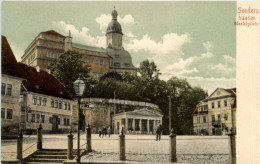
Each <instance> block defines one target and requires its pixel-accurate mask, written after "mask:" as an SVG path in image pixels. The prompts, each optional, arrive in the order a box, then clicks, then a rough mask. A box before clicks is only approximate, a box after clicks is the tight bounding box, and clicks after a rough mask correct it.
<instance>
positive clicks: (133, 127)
mask: <svg viewBox="0 0 260 164" xmlns="http://www.w3.org/2000/svg"><path fill="white" fill-rule="evenodd" d="M133 132H134V133H135V119H134V118H133Z"/></svg>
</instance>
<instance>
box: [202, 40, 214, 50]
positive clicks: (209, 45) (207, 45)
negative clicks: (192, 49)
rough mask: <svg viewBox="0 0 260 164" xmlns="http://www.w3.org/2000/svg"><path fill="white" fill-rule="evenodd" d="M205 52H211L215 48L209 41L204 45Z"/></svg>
mask: <svg viewBox="0 0 260 164" xmlns="http://www.w3.org/2000/svg"><path fill="white" fill-rule="evenodd" d="M202 45H203V47H204V48H205V50H207V51H210V50H211V49H212V48H213V44H212V43H211V42H209V41H207V42H204V43H202Z"/></svg>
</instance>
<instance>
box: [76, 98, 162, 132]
mask: <svg viewBox="0 0 260 164" xmlns="http://www.w3.org/2000/svg"><path fill="white" fill-rule="evenodd" d="M143 108H146V109H147V110H148V111H151V112H152V113H157V114H158V115H161V112H160V109H159V107H158V106H157V105H155V104H152V103H146V102H138V101H129V100H119V99H103V98H82V99H81V109H82V110H81V111H80V112H82V113H81V114H80V115H81V116H84V118H82V119H81V120H84V122H83V123H81V126H82V127H81V129H82V130H85V128H86V125H88V124H89V125H90V126H91V128H92V132H93V133H98V129H100V128H103V127H104V126H105V127H109V126H110V127H111V129H112V131H114V126H113V124H114V122H113V121H112V119H113V117H114V116H116V115H117V114H120V113H124V112H130V111H134V110H139V109H143ZM73 109H74V110H73V114H72V120H73V123H72V125H73V131H77V127H78V104H77V101H75V102H74V108H73ZM136 117H137V116H136ZM141 118H144V117H143V116H141ZM120 125H121V122H120Z"/></svg>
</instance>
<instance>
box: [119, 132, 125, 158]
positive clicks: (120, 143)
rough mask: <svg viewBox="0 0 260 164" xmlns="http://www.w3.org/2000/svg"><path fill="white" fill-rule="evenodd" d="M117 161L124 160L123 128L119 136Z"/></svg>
mask: <svg viewBox="0 0 260 164" xmlns="http://www.w3.org/2000/svg"><path fill="white" fill-rule="evenodd" d="M119 160H125V135H124V129H123V127H122V131H121V134H120V135H119Z"/></svg>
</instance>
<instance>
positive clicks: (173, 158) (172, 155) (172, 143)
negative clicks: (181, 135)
mask: <svg viewBox="0 0 260 164" xmlns="http://www.w3.org/2000/svg"><path fill="white" fill-rule="evenodd" d="M173 132H174V131H173V129H171V133H170V136H169V137H170V143H169V144H170V160H169V161H170V163H172V162H177V158H176V135H175V134H174V133H173Z"/></svg>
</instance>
